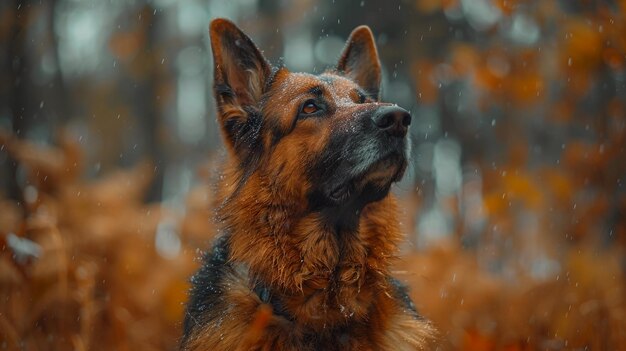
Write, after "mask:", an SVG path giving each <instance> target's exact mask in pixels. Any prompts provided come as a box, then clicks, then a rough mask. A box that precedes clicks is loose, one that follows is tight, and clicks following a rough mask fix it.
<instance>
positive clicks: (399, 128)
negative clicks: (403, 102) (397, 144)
mask: <svg viewBox="0 0 626 351" xmlns="http://www.w3.org/2000/svg"><path fill="white" fill-rule="evenodd" d="M372 120H373V121H374V124H375V125H376V126H377V127H378V128H380V129H381V130H384V131H385V132H387V133H388V134H390V135H393V136H397V137H404V136H405V135H406V132H407V130H408V129H409V124H411V114H410V113H409V112H408V111H407V110H405V109H403V108H401V107H398V106H385V107H381V108H379V109H378V110H377V111H376V112H375V113H374V115H373V116H372Z"/></svg>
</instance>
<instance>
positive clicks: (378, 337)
mask: <svg viewBox="0 0 626 351" xmlns="http://www.w3.org/2000/svg"><path fill="white" fill-rule="evenodd" d="M210 34H211V42H212V49H213V55H214V60H215V97H216V101H217V104H218V122H219V123H220V125H221V126H222V134H223V137H224V140H225V144H226V149H227V151H228V159H227V160H226V162H225V164H224V168H223V170H222V174H221V176H220V181H219V182H218V184H217V186H216V202H215V208H216V218H215V222H216V225H217V227H218V228H219V236H218V239H217V240H216V242H215V243H214V246H213V249H212V250H211V252H209V253H207V255H206V257H205V259H204V264H203V266H202V268H201V269H200V270H199V271H198V272H197V273H196V275H195V276H194V277H193V278H192V284H193V288H192V291H191V294H190V300H189V303H188V305H187V312H186V319H185V331H184V336H183V340H182V343H181V349H183V350H211V351H215V350H422V349H426V348H427V345H428V343H429V341H430V340H431V339H432V335H433V328H432V327H431V325H430V324H429V323H428V322H427V321H425V320H423V319H422V318H420V317H419V316H418V315H417V312H416V311H415V308H414V306H413V304H412V302H411V301H410V299H409V298H408V295H407V294H406V291H405V289H404V288H403V287H402V286H401V284H399V283H398V282H397V281H396V280H395V279H393V278H392V277H391V275H390V272H389V266H390V263H391V261H392V260H393V258H394V255H395V251H396V247H397V244H398V243H399V241H400V240H401V235H400V228H399V225H398V220H397V213H398V209H397V207H396V202H395V199H394V197H393V195H392V194H390V193H389V187H390V186H391V184H392V183H393V182H395V181H397V180H399V179H400V177H401V176H402V173H403V171H404V168H405V166H406V164H405V163H406V161H405V158H404V157H403V156H402V155H404V152H405V150H404V148H406V147H405V146H404V143H405V142H404V141H400V140H399V139H397V138H396V139H388V140H387V139H384V138H382V137H376V138H373V137H371V136H368V135H369V134H371V133H373V132H372V131H371V130H370V129H368V128H370V127H369V125H368V124H367V123H365V122H363V121H365V120H366V119H368V118H370V117H369V116H370V115H371V114H373V113H376V111H377V109H379V108H380V106H386V105H388V104H382V103H380V102H378V97H379V84H380V65H379V63H378V57H377V53H376V48H375V46H374V42H373V38H372V34H371V32H370V30H369V28H367V27H359V28H357V29H355V31H354V32H353V34H352V35H351V38H350V39H349V40H348V44H347V46H346V49H345V50H344V52H343V54H342V56H341V57H340V59H339V63H338V66H337V68H336V69H335V70H332V71H329V72H327V73H325V74H323V75H320V76H313V75H309V74H304V73H291V72H289V71H287V69H285V68H280V69H276V68H273V67H272V66H270V65H269V63H267V61H266V60H265V58H263V56H262V55H261V54H260V52H259V51H258V50H257V49H256V47H255V46H254V44H253V43H252V41H251V40H250V39H249V38H248V37H247V36H245V34H243V33H242V32H241V31H239V29H237V27H236V26H235V25H234V24H232V23H231V22H229V21H227V20H223V19H218V20H215V21H213V22H212V24H211V31H210ZM318 88H319V89H318ZM316 89H318V90H320V91H317V90H316ZM307 96H313V98H315V99H318V101H320V104H322V101H323V102H324V103H325V104H326V106H325V109H324V110H323V112H324V114H325V115H324V116H323V117H321V118H313V117H311V118H309V117H308V116H304V117H302V116H301V115H299V114H298V110H299V109H300V102H301V101H302V100H303V99H305V98H306V97H307ZM294 115H295V116H298V117H294ZM370 124H371V123H370ZM393 143H397V144H398V145H395V144H393ZM400 143H402V144H400ZM391 144H393V145H391ZM406 144H407V145H408V143H406ZM381 145H382V146H381ZM389 145H391V146H389ZM387 148H388V149H393V150H400V151H398V156H395V154H391V155H389V156H385V155H383V156H380V160H378V159H374V158H373V156H372V155H377V154H380V152H381V151H380V150H386V149H387ZM337 189H339V190H337ZM337 194H338V195H337Z"/></svg>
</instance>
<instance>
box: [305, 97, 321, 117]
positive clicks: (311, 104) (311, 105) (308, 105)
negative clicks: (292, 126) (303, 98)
mask: <svg viewBox="0 0 626 351" xmlns="http://www.w3.org/2000/svg"><path fill="white" fill-rule="evenodd" d="M319 110H320V108H319V107H318V106H317V105H316V104H315V101H313V100H309V101H307V102H305V103H304V105H302V113H304V114H305V115H310V114H312V113H315V112H317V111H319Z"/></svg>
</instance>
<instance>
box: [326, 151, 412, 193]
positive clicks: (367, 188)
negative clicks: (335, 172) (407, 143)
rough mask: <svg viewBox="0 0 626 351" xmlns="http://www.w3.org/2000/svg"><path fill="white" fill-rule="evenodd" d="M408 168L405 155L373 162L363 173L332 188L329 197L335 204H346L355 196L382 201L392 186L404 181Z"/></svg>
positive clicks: (396, 154)
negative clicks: (401, 180)
mask: <svg viewBox="0 0 626 351" xmlns="http://www.w3.org/2000/svg"><path fill="white" fill-rule="evenodd" d="M406 167H407V160H406V157H405V156H404V155H401V154H399V153H391V154H389V155H387V156H384V157H382V158H380V159H378V160H377V161H375V162H373V163H372V164H371V165H369V166H368V167H367V168H366V169H365V170H364V171H363V172H361V173H358V174H356V175H354V176H352V177H350V178H349V179H348V180H347V181H345V182H342V183H341V184H338V185H336V186H335V187H332V188H330V191H329V192H328V193H327V196H328V198H329V199H330V200H331V201H333V202H334V203H335V204H342V203H345V202H347V201H348V200H350V199H351V198H354V197H355V196H358V197H365V198H373V199H380V198H382V197H384V196H385V195H386V194H387V193H388V192H389V188H390V187H391V184H393V183H394V182H397V181H399V180H400V179H402V176H403V175H404V171H405V170H406Z"/></svg>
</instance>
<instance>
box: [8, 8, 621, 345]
mask: <svg viewBox="0 0 626 351" xmlns="http://www.w3.org/2000/svg"><path fill="white" fill-rule="evenodd" d="M625 16H626V1H624V0H602V1H591V0H581V1H567V0H561V1H539V0H535V1H518V0H407V1H401V0H389V1H373V0H357V1H340V0H328V1H319V2H316V1H311V0H302V1H286V0H283V1H279V0H277V1H270V0H184V1H175V0H133V1H100V0H48V1H34V0H7V1H3V2H2V3H0V186H1V187H0V349H9V350H18V349H19V350H111V349H113V350H174V349H176V347H177V341H178V338H179V336H180V327H181V320H182V313H183V307H184V305H183V304H184V301H185V300H186V293H187V289H188V284H187V280H188V277H189V275H190V274H191V273H192V272H193V271H194V270H195V269H196V268H197V266H198V264H199V261H198V257H199V256H200V254H201V251H202V250H204V249H206V248H207V247H208V246H209V245H210V243H211V240H212V238H213V234H214V233H213V231H212V228H211V222H210V219H211V210H210V209H209V205H208V204H209V202H210V200H211V191H210V186H209V184H210V179H211V177H213V176H215V174H216V169H217V168H216V164H217V160H219V155H220V154H221V152H220V151H221V146H220V145H221V140H220V138H219V132H218V130H217V126H216V123H215V114H214V101H213V98H212V92H211V86H212V66H211V65H212V62H211V54H210V45H209V42H208V33H207V29H208V23H209V21H210V20H211V19H212V18H215V17H227V18H230V19H232V20H233V21H235V22H236V23H237V24H238V25H239V26H240V27H241V28H242V29H243V30H244V31H245V32H246V33H248V34H249V35H250V36H251V37H252V39H253V40H254V41H255V42H256V43H257V44H258V45H259V47H260V48H261V49H262V50H263V51H264V54H265V55H266V56H267V57H268V58H270V60H271V61H272V62H273V63H275V64H284V65H286V66H287V67H288V68H290V69H292V70H296V71H299V70H302V71H309V72H318V73H319V72H322V71H323V70H324V69H326V68H328V67H331V66H333V65H334V63H335V61H336V59H337V56H338V54H339V52H340V50H341V48H342V47H343V45H344V42H345V39H346V38H347V36H348V34H349V33H350V31H351V30H352V29H353V28H354V27H356V26H357V25H361V24H367V25H369V26H370V27H371V28H372V29H373V31H374V33H375V36H376V41H377V45H378V49H379V54H380V57H381V61H382V64H383V69H384V82H383V97H384V99H385V100H387V101H391V102H395V103H398V104H399V105H401V106H403V107H405V108H407V109H410V110H411V112H412V114H413V116H414V119H413V121H414V123H413V124H412V125H411V134H412V141H413V144H414V145H413V146H414V147H413V155H412V163H411V166H410V170H409V172H408V174H407V176H406V177H405V179H404V180H403V181H402V183H401V184H399V185H398V187H397V189H396V192H397V194H398V196H399V197H400V200H401V203H402V208H403V211H404V213H403V216H402V218H403V219H402V221H403V225H404V227H405V230H406V233H407V240H406V243H405V244H404V245H403V246H402V248H401V250H400V255H399V256H400V258H399V260H398V263H397V267H395V268H394V271H395V274H396V275H397V276H398V277H399V278H400V279H401V280H403V281H405V282H407V283H408V284H409V285H410V286H411V289H412V290H411V291H412V293H411V294H412V296H413V298H414V299H415V301H416V304H417V306H418V308H419V309H420V311H421V312H422V313H423V314H424V315H425V316H426V317H427V318H429V319H431V320H432V321H433V322H434V324H435V325H436V326H437V328H438V329H439V331H440V335H439V336H440V345H439V347H438V348H439V349H440V350H561V349H571V350H626V255H625V249H626V187H625V184H624V183H625V182H626V178H625V176H626V150H625V147H626V19H625V18H624V17H625Z"/></svg>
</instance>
